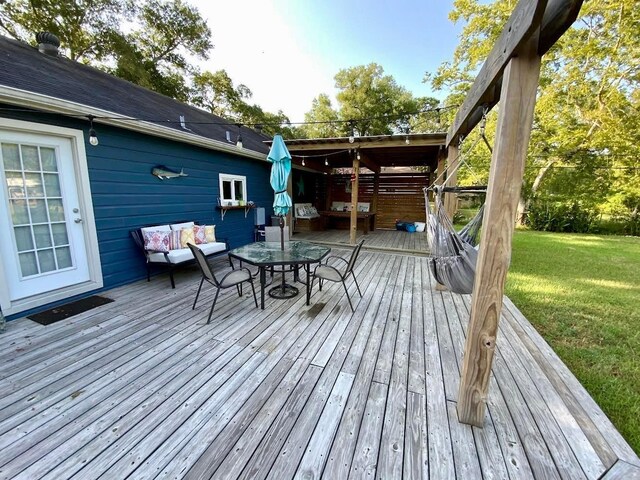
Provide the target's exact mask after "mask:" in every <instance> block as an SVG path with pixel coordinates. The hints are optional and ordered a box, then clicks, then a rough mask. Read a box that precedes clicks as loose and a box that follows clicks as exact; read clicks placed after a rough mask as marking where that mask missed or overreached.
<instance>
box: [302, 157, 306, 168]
mask: <svg viewBox="0 0 640 480" xmlns="http://www.w3.org/2000/svg"><path fill="white" fill-rule="evenodd" d="M302 166H303V167H304V166H305V163H304V158H303V159H302Z"/></svg>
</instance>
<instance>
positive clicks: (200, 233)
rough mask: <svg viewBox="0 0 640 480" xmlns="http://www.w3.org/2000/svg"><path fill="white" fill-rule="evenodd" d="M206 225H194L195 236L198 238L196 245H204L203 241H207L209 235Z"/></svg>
mask: <svg viewBox="0 0 640 480" xmlns="http://www.w3.org/2000/svg"><path fill="white" fill-rule="evenodd" d="M204 228H205V227H203V226H200V225H194V226H193V237H194V238H195V240H196V245H202V244H203V243H207V236H206V234H205V230H204Z"/></svg>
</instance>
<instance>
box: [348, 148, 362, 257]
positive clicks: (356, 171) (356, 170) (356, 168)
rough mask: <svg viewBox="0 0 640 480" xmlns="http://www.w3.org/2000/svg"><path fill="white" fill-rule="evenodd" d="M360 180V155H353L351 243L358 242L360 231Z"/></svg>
mask: <svg viewBox="0 0 640 480" xmlns="http://www.w3.org/2000/svg"><path fill="white" fill-rule="evenodd" d="M359 181H360V155H358V154H356V155H354V156H353V173H352V174H351V225H350V229H349V243H351V245H355V244H356V234H357V233H358V187H359Z"/></svg>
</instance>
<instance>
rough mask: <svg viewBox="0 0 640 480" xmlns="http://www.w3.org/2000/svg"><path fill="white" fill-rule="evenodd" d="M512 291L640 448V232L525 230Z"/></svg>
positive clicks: (516, 245) (517, 238)
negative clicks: (602, 233) (639, 234)
mask: <svg viewBox="0 0 640 480" xmlns="http://www.w3.org/2000/svg"><path fill="white" fill-rule="evenodd" d="M505 293H506V294H507V295H508V296H509V298H511V300H513V302H514V303H515V304H516V305H517V306H518V308H519V309H520V310H521V311H522V313H523V314H524V315H525V316H526V317H527V319H529V321H530V322H531V323H532V324H533V325H534V326H535V327H536V329H537V330H538V331H539V332H540V333H541V334H542V336H543V337H544V338H545V339H546V340H547V342H549V344H550V345H551V346H552V347H553V349H554V350H555V351H556V352H557V354H558V355H559V356H560V357H561V358H562V360H563V361H564V362H565V363H566V364H567V366H568V367H569V368H570V369H571V371H572V372H573V373H574V374H575V375H576V377H577V378H578V379H579V380H580V382H581V383H582V384H583V385H584V386H585V388H586V389H587V390H588V391H589V393H590V394H591V396H592V397H593V398H594V399H595V400H596V402H597V403H598V404H599V405H600V407H601V408H602V409H603V410H604V411H605V413H606V414H607V415H608V416H609V418H610V419H611V420H612V421H613V423H614V424H615V426H616V427H617V428H618V430H619V431H620V432H621V433H622V435H623V436H624V437H625V439H626V440H627V441H628V442H629V443H630V444H631V446H632V447H633V448H634V450H635V451H636V452H637V453H640V420H639V419H640V238H637V237H635V238H634V237H617V236H599V235H578V234H558V233H544V232H533V231H525V230H518V231H516V233H515V235H514V238H513V255H512V261H511V268H510V270H509V275H508V278H507V286H506V292H505Z"/></svg>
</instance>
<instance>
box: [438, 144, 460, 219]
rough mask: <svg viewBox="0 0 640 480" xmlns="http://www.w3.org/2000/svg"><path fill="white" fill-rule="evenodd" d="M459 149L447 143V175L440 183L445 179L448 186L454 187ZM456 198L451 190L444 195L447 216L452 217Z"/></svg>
mask: <svg viewBox="0 0 640 480" xmlns="http://www.w3.org/2000/svg"><path fill="white" fill-rule="evenodd" d="M459 151H460V149H459V148H458V147H457V146H454V145H449V148H447V177H446V178H443V179H442V183H443V184H444V182H445V180H446V181H447V185H448V186H450V187H455V186H456V184H457V182H458V172H457V169H458V164H459V163H460V157H459V155H458V152H459ZM439 169H440V160H438V170H439ZM438 175H440V171H438ZM457 199H458V196H457V195H456V194H455V193H453V192H450V193H446V194H445V195H444V209H445V211H446V212H447V216H448V217H449V218H453V215H454V214H455V213H456V207H457Z"/></svg>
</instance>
